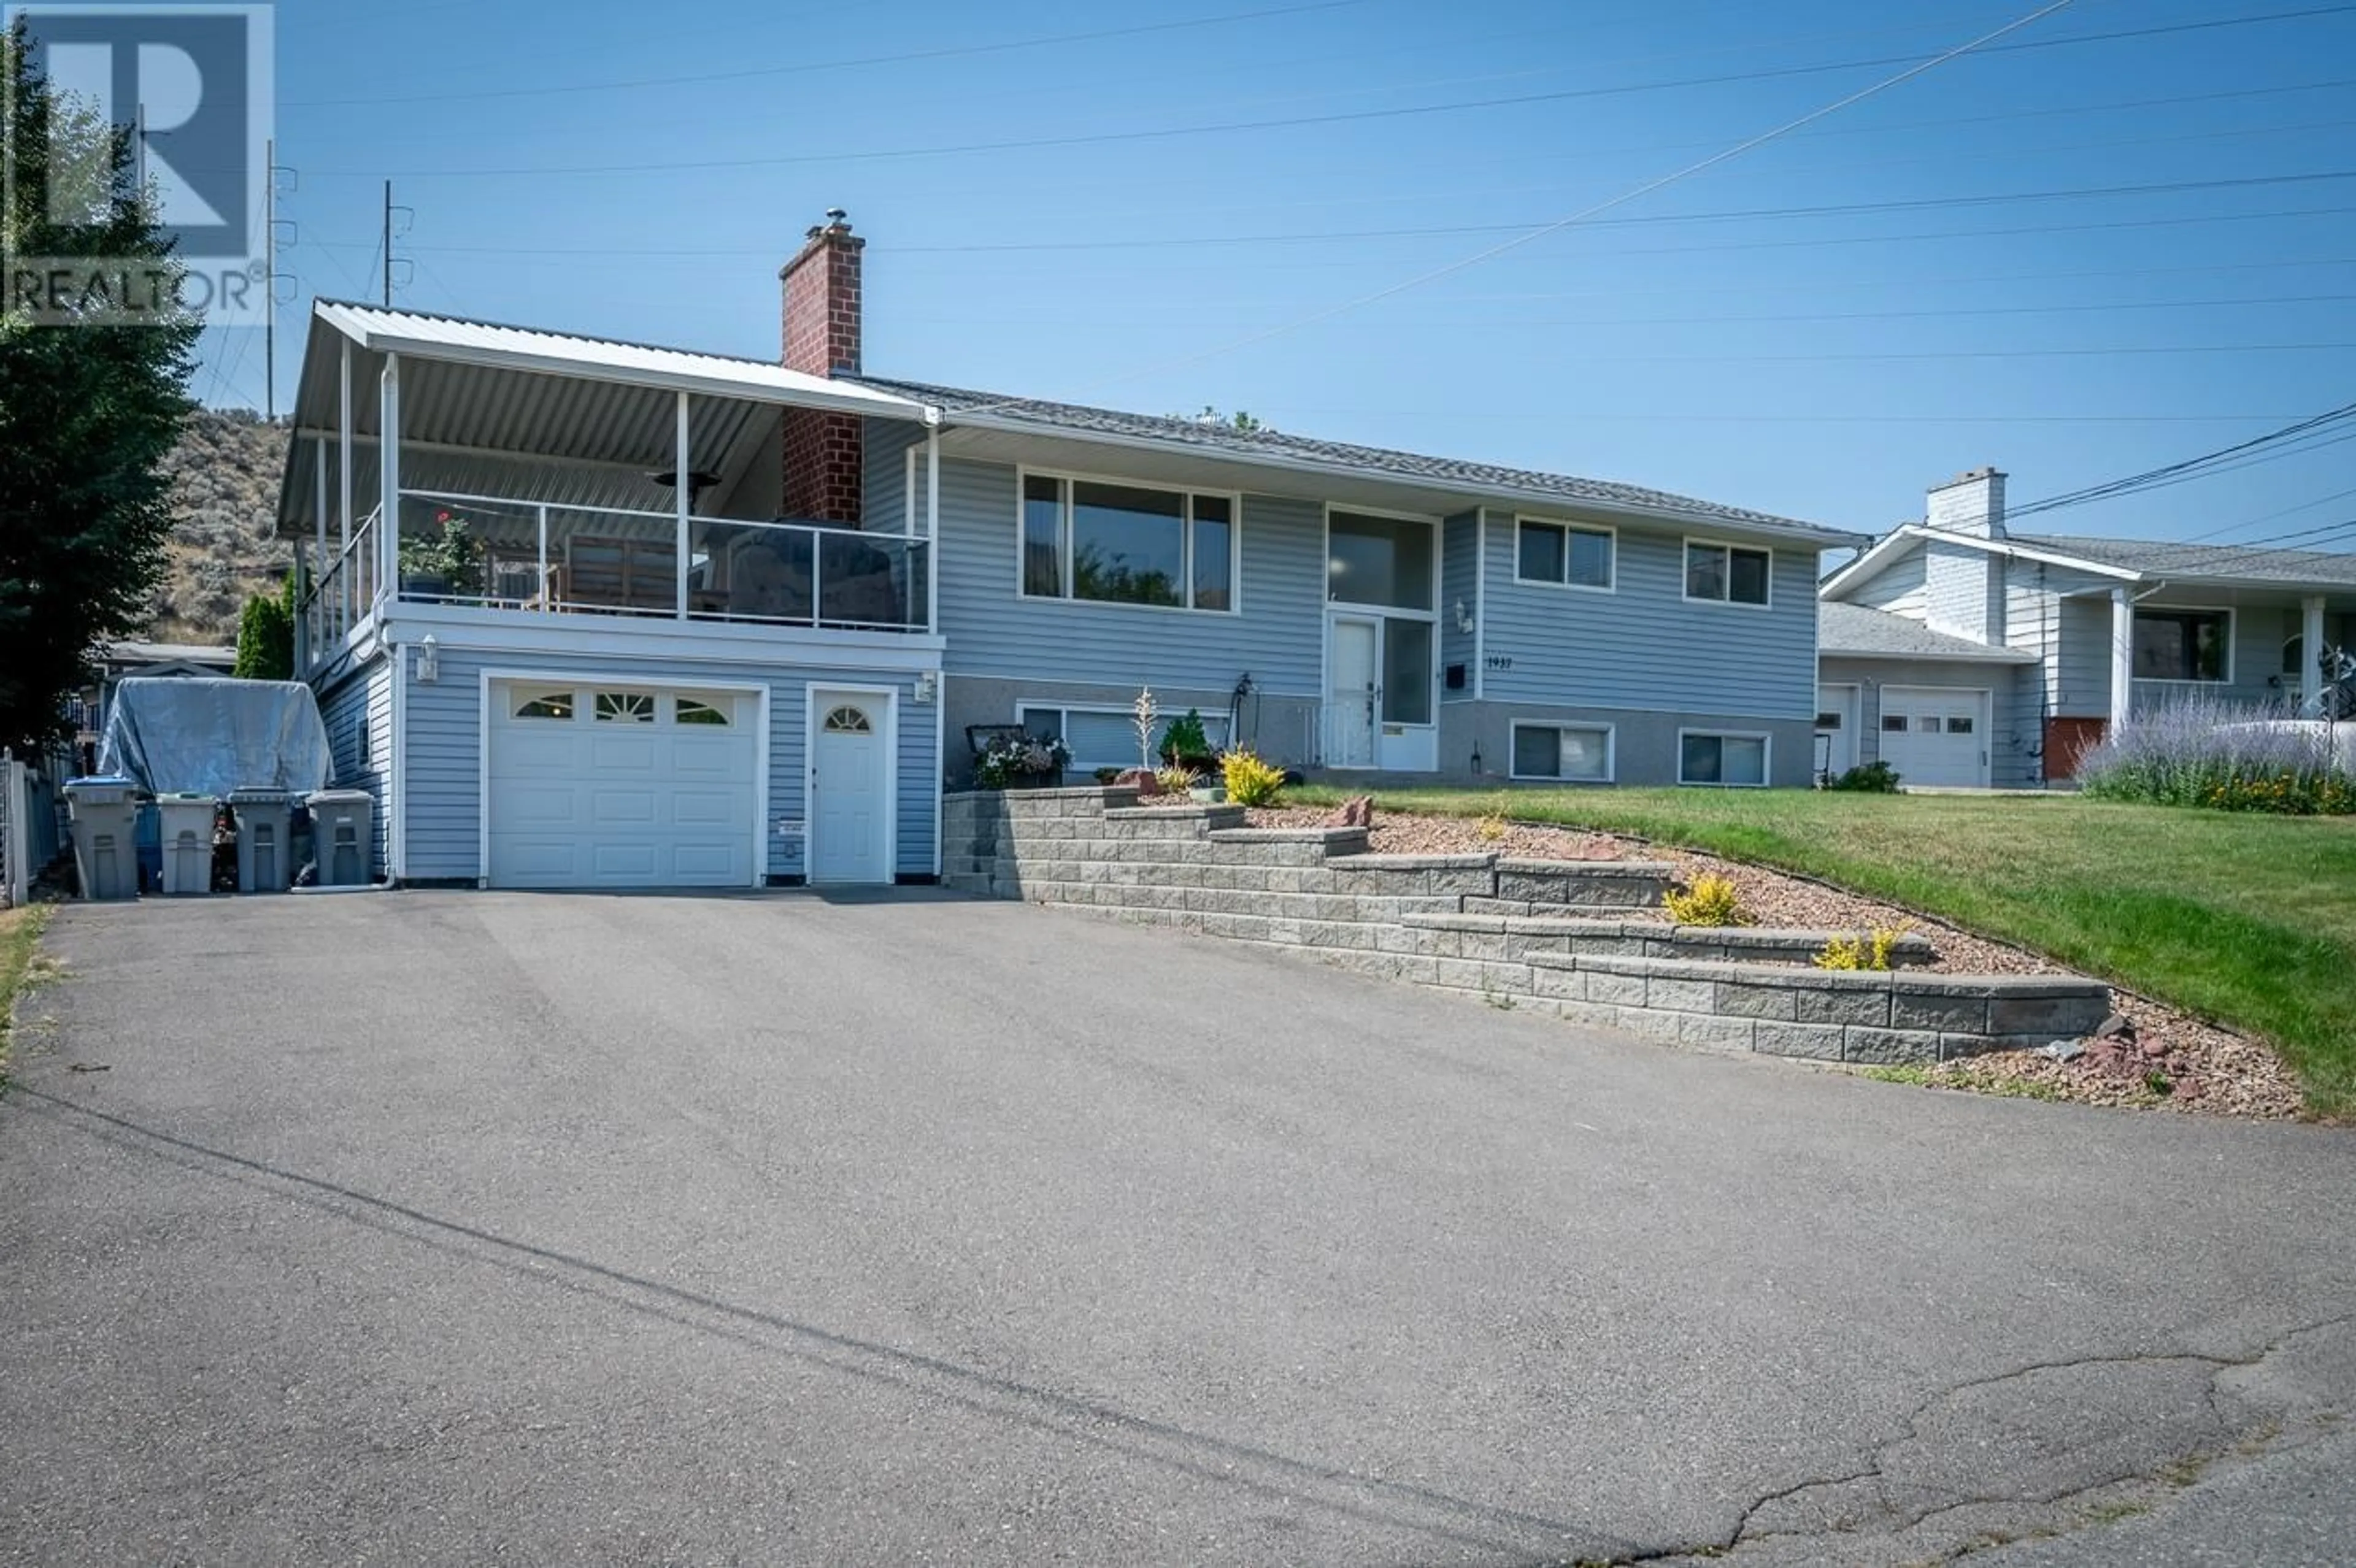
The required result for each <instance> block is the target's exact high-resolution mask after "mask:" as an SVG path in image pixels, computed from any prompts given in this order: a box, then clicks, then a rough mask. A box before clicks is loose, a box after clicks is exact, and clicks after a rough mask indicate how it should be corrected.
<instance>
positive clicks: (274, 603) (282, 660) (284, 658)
mask: <svg viewBox="0 0 2356 1568" xmlns="http://www.w3.org/2000/svg"><path fill="white" fill-rule="evenodd" d="M230 674H231V675H233V676H235V677H237V678H238V679H240V680H293V679H294V678H295V578H294V575H293V574H292V573H291V572H290V573H289V574H288V575H287V578H286V581H285V583H284V586H283V587H282V588H281V590H280V591H279V592H276V593H272V594H268V595H261V594H257V595H256V596H254V597H253V598H252V599H249V600H247V601H246V602H245V611H244V613H242V614H241V615H239V616H238V618H237V663H236V665H235V666H234V667H231V669H230Z"/></svg>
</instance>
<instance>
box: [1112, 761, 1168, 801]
mask: <svg viewBox="0 0 2356 1568" xmlns="http://www.w3.org/2000/svg"><path fill="white" fill-rule="evenodd" d="M1112 782H1113V787H1114V788H1116V789H1133V790H1135V791H1136V792H1137V793H1138V794H1139V795H1160V794H1161V793H1162V781H1161V780H1160V779H1157V778H1155V777H1154V776H1153V775H1152V774H1151V773H1148V772H1147V771H1146V770H1145V769H1143V768H1123V769H1121V771H1120V776H1119V777H1118V778H1116V779H1114V780H1113V781H1112Z"/></svg>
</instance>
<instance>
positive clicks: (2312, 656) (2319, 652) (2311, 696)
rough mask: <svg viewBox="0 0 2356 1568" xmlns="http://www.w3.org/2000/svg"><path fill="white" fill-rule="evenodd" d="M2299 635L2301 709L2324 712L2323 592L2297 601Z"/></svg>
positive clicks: (2303, 710)
mask: <svg viewBox="0 0 2356 1568" xmlns="http://www.w3.org/2000/svg"><path fill="white" fill-rule="evenodd" d="M2298 635H2299V652H2300V656H2301V663H2300V666H2299V671H2298V710H2299V711H2300V712H2301V713H2306V714H2318V713H2321V712H2322V711H2323V595H2322V594H2320V593H2311V594H2309V595H2308V596H2307V597H2306V598H2304V599H2302V600H2300V601H2299V602H2298Z"/></svg>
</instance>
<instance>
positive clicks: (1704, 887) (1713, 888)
mask: <svg viewBox="0 0 2356 1568" xmlns="http://www.w3.org/2000/svg"><path fill="white" fill-rule="evenodd" d="M1661 907H1662V908H1663V909H1665V910H1667V911H1668V912H1669V918H1670V919H1671V920H1674V921H1676V923H1678V924H1679V925H1742V924H1745V923H1748V922H1749V920H1750V916H1749V915H1747V914H1745V913H1744V912H1743V910H1742V901H1741V900H1740V899H1739V898H1737V897H1736V896H1735V892H1734V883H1733V882H1732V881H1731V880H1729V879H1727V878H1725V877H1717V876H1708V877H1696V878H1695V879H1694V880H1693V885H1692V886H1691V887H1689V888H1671V889H1670V890H1669V891H1667V892H1666V893H1664V894H1663V895H1662V896H1661Z"/></svg>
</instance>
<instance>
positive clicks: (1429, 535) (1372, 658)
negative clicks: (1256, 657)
mask: <svg viewBox="0 0 2356 1568" xmlns="http://www.w3.org/2000/svg"><path fill="white" fill-rule="evenodd" d="M1325 537H1326V560H1325V589H1326V598H1327V600H1328V602H1329V603H1330V605H1331V611H1330V613H1329V615H1328V618H1327V622H1326V636H1325V671H1326V702H1325V765H1326V766H1328V767H1335V768H1380V769H1383V770H1386V771H1390V772H1399V773H1430V772H1431V771H1433V770H1434V769H1436V768H1438V767H1439V765H1440V729H1439V726H1438V724H1437V723H1436V722H1435V719H1436V709H1437V707H1438V704H1439V689H1438V686H1439V669H1438V666H1437V664H1436V663H1435V655H1436V653H1437V643H1438V636H1437V634H1436V632H1435V629H1434V628H1435V624H1436V621H1437V614H1436V611H1437V606H1438V594H1439V582H1440V560H1439V548H1440V527H1439V525H1438V524H1437V523H1435V522H1432V521H1431V520H1430V519H1429V518H1421V517H1383V516H1380V515H1376V514H1372V513H1358V512H1344V511H1335V512H1333V513H1330V514H1328V516H1327V517H1326V534H1325Z"/></svg>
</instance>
